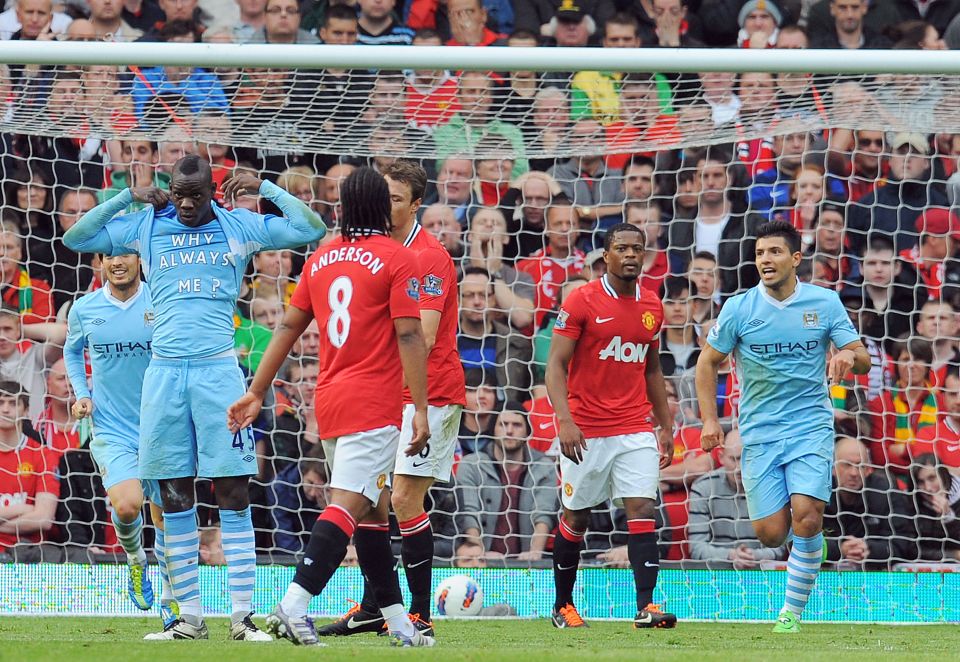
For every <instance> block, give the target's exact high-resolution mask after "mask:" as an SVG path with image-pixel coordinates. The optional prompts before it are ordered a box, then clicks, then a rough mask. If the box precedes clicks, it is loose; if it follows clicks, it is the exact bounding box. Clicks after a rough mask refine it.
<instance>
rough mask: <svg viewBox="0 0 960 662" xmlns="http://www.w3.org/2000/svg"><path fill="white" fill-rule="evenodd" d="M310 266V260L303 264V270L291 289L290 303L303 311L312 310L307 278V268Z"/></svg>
mask: <svg viewBox="0 0 960 662" xmlns="http://www.w3.org/2000/svg"><path fill="white" fill-rule="evenodd" d="M309 267H310V260H307V262H306V264H304V265H303V272H301V274H300V280H299V281H297V286H296V288H294V290H293V295H292V296H291V297H290V305H291V306H295V307H297V308H299V309H300V310H302V311H304V312H310V313H312V312H313V302H312V301H311V300H310V285H309V282H310V279H309V278H307V269H308V268H309Z"/></svg>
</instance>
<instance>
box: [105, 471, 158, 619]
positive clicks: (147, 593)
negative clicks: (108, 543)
mask: <svg viewBox="0 0 960 662" xmlns="http://www.w3.org/2000/svg"><path fill="white" fill-rule="evenodd" d="M107 498H109V499H110V505H111V506H113V513H112V514H111V515H110V519H111V521H112V522H113V529H114V531H116V532H117V541H118V542H119V543H120V546H121V547H123V551H125V552H126V553H127V566H128V568H129V571H130V576H129V578H128V580H127V593H128V594H129V596H130V600H131V601H132V602H133V604H135V605H136V606H137V608H138V609H142V610H144V611H146V610H148V609H150V608H151V607H153V586H152V585H151V584H150V578H149V576H148V575H147V554H146V552H144V551H143V514H142V511H143V490H142V489H140V481H139V480H137V479H136V478H131V479H128V480H125V481H123V482H120V483H117V484H116V485H114V486H112V487H111V488H110V489H108V490H107Z"/></svg>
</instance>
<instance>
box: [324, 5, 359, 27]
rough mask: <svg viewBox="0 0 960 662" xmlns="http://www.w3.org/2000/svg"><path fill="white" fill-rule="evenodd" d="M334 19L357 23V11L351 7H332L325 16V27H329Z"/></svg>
mask: <svg viewBox="0 0 960 662" xmlns="http://www.w3.org/2000/svg"><path fill="white" fill-rule="evenodd" d="M332 19H338V20H341V21H357V20H359V19H357V10H356V9H355V8H354V7H350V6H349V5H330V6H328V7H327V12H326V14H324V16H323V27H328V26H329V25H330V21H331V20H332Z"/></svg>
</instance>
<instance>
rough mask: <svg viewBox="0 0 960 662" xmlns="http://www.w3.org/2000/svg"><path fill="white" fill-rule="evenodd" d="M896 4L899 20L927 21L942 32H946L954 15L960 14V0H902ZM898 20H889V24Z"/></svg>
mask: <svg viewBox="0 0 960 662" xmlns="http://www.w3.org/2000/svg"><path fill="white" fill-rule="evenodd" d="M894 6H895V7H896V10H897V13H898V19H897V20H899V21H917V20H923V21H927V22H928V23H930V24H931V25H933V27H935V28H936V29H937V32H940V33H943V32H945V31H946V30H947V28H948V26H949V25H950V23H951V21H952V20H953V19H954V17H956V16H957V15H958V14H960V1H958V0H937V1H935V2H930V3H929V4H927V3H925V2H922V1H921V0H901V2H897V3H896V4H895V5H894ZM897 20H893V21H889V22H888V23H887V25H891V24H893V23H896V22H897Z"/></svg>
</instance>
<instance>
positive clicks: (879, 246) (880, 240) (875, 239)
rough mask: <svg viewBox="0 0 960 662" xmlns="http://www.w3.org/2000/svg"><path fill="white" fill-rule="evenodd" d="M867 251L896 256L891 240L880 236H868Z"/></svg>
mask: <svg viewBox="0 0 960 662" xmlns="http://www.w3.org/2000/svg"><path fill="white" fill-rule="evenodd" d="M867 250H868V251H873V252H874V253H880V252H882V251H890V252H891V253H893V254H894V255H896V254H897V249H896V246H895V244H894V243H893V240H892V239H890V237H885V236H884V235H882V234H872V235H870V241H868V242H867Z"/></svg>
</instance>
